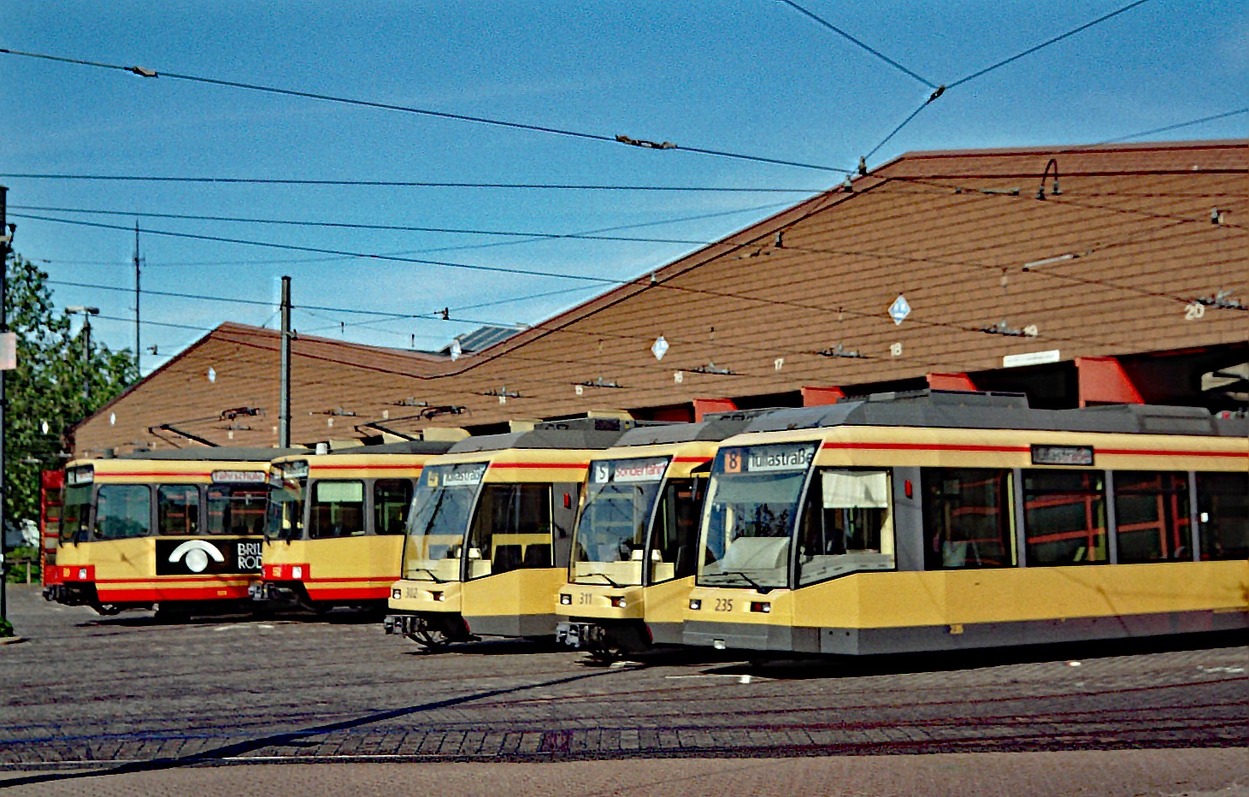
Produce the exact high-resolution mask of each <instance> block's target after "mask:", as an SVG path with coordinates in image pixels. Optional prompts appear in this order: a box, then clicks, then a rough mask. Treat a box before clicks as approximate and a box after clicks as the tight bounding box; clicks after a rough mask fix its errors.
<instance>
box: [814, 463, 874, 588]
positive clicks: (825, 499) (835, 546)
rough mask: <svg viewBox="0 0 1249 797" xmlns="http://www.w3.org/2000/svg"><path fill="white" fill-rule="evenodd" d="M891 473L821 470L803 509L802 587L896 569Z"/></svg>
mask: <svg viewBox="0 0 1249 797" xmlns="http://www.w3.org/2000/svg"><path fill="white" fill-rule="evenodd" d="M889 507H890V502H889V474H888V473H887V472H886V471H883V470H831V469H830V470H820V471H817V472H816V474H815V479H814V480H813V481H812V483H811V486H810V488H808V491H807V500H806V503H805V504H804V506H803V509H802V517H801V521H800V523H801V527H800V529H799V540H800V541H801V545H800V548H799V556H798V568H799V571H798V583H799V584H810V583H812V582H815V581H822V580H825V579H829V578H833V577H834V576H839V575H844V574H846V573H852V572H856V571H862V570H891V569H893V567H894V555H893V554H894V544H893V518H892V515H891V513H890V511H889Z"/></svg>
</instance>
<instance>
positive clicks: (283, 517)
mask: <svg viewBox="0 0 1249 797" xmlns="http://www.w3.org/2000/svg"><path fill="white" fill-rule="evenodd" d="M278 484H279V486H277V487H274V488H273V489H271V490H270V492H269V504H268V507H267V508H266V512H265V515H266V519H265V539H267V540H297V539H299V538H300V537H302V536H303V533H304V483H303V482H302V481H300V480H296V479H285V480H282V481H280V482H279V483H278Z"/></svg>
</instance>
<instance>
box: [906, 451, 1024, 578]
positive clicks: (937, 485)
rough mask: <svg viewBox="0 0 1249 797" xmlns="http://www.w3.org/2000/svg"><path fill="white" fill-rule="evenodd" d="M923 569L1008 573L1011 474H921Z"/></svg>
mask: <svg viewBox="0 0 1249 797" xmlns="http://www.w3.org/2000/svg"><path fill="white" fill-rule="evenodd" d="M920 479H921V481H920V483H921V486H922V490H923V496H924V539H925V540H926V544H925V546H924V569H925V570H942V569H947V568H966V567H1010V566H1012V565H1014V564H1016V562H1017V561H1018V559H1017V557H1016V556H1015V546H1014V534H1013V533H1012V529H1011V510H1010V495H1011V481H1010V471H1005V470H992V469H987V468H924V470H923V473H922V474H921V477H920Z"/></svg>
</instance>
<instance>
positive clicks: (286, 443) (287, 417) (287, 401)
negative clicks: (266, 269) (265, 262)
mask: <svg viewBox="0 0 1249 797" xmlns="http://www.w3.org/2000/svg"><path fill="white" fill-rule="evenodd" d="M281 352H282V353H281V358H280V359H281V365H280V366H279V367H280V369H281V371H282V373H281V376H280V384H281V387H280V388H279V394H280V395H279V396H278V448H290V447H291V278H290V277H283V278H282V344H281Z"/></svg>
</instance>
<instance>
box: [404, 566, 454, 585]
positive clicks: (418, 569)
mask: <svg viewBox="0 0 1249 797" xmlns="http://www.w3.org/2000/svg"><path fill="white" fill-rule="evenodd" d="M412 570H413V572H416V573H429V577H430V578H432V579H433V580H434V583H435V584H446V583H447V579H445V578H439V577H438V576H437V575H435V574H434V571H433V570H430V569H429V568H428V567H415V568H412Z"/></svg>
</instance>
